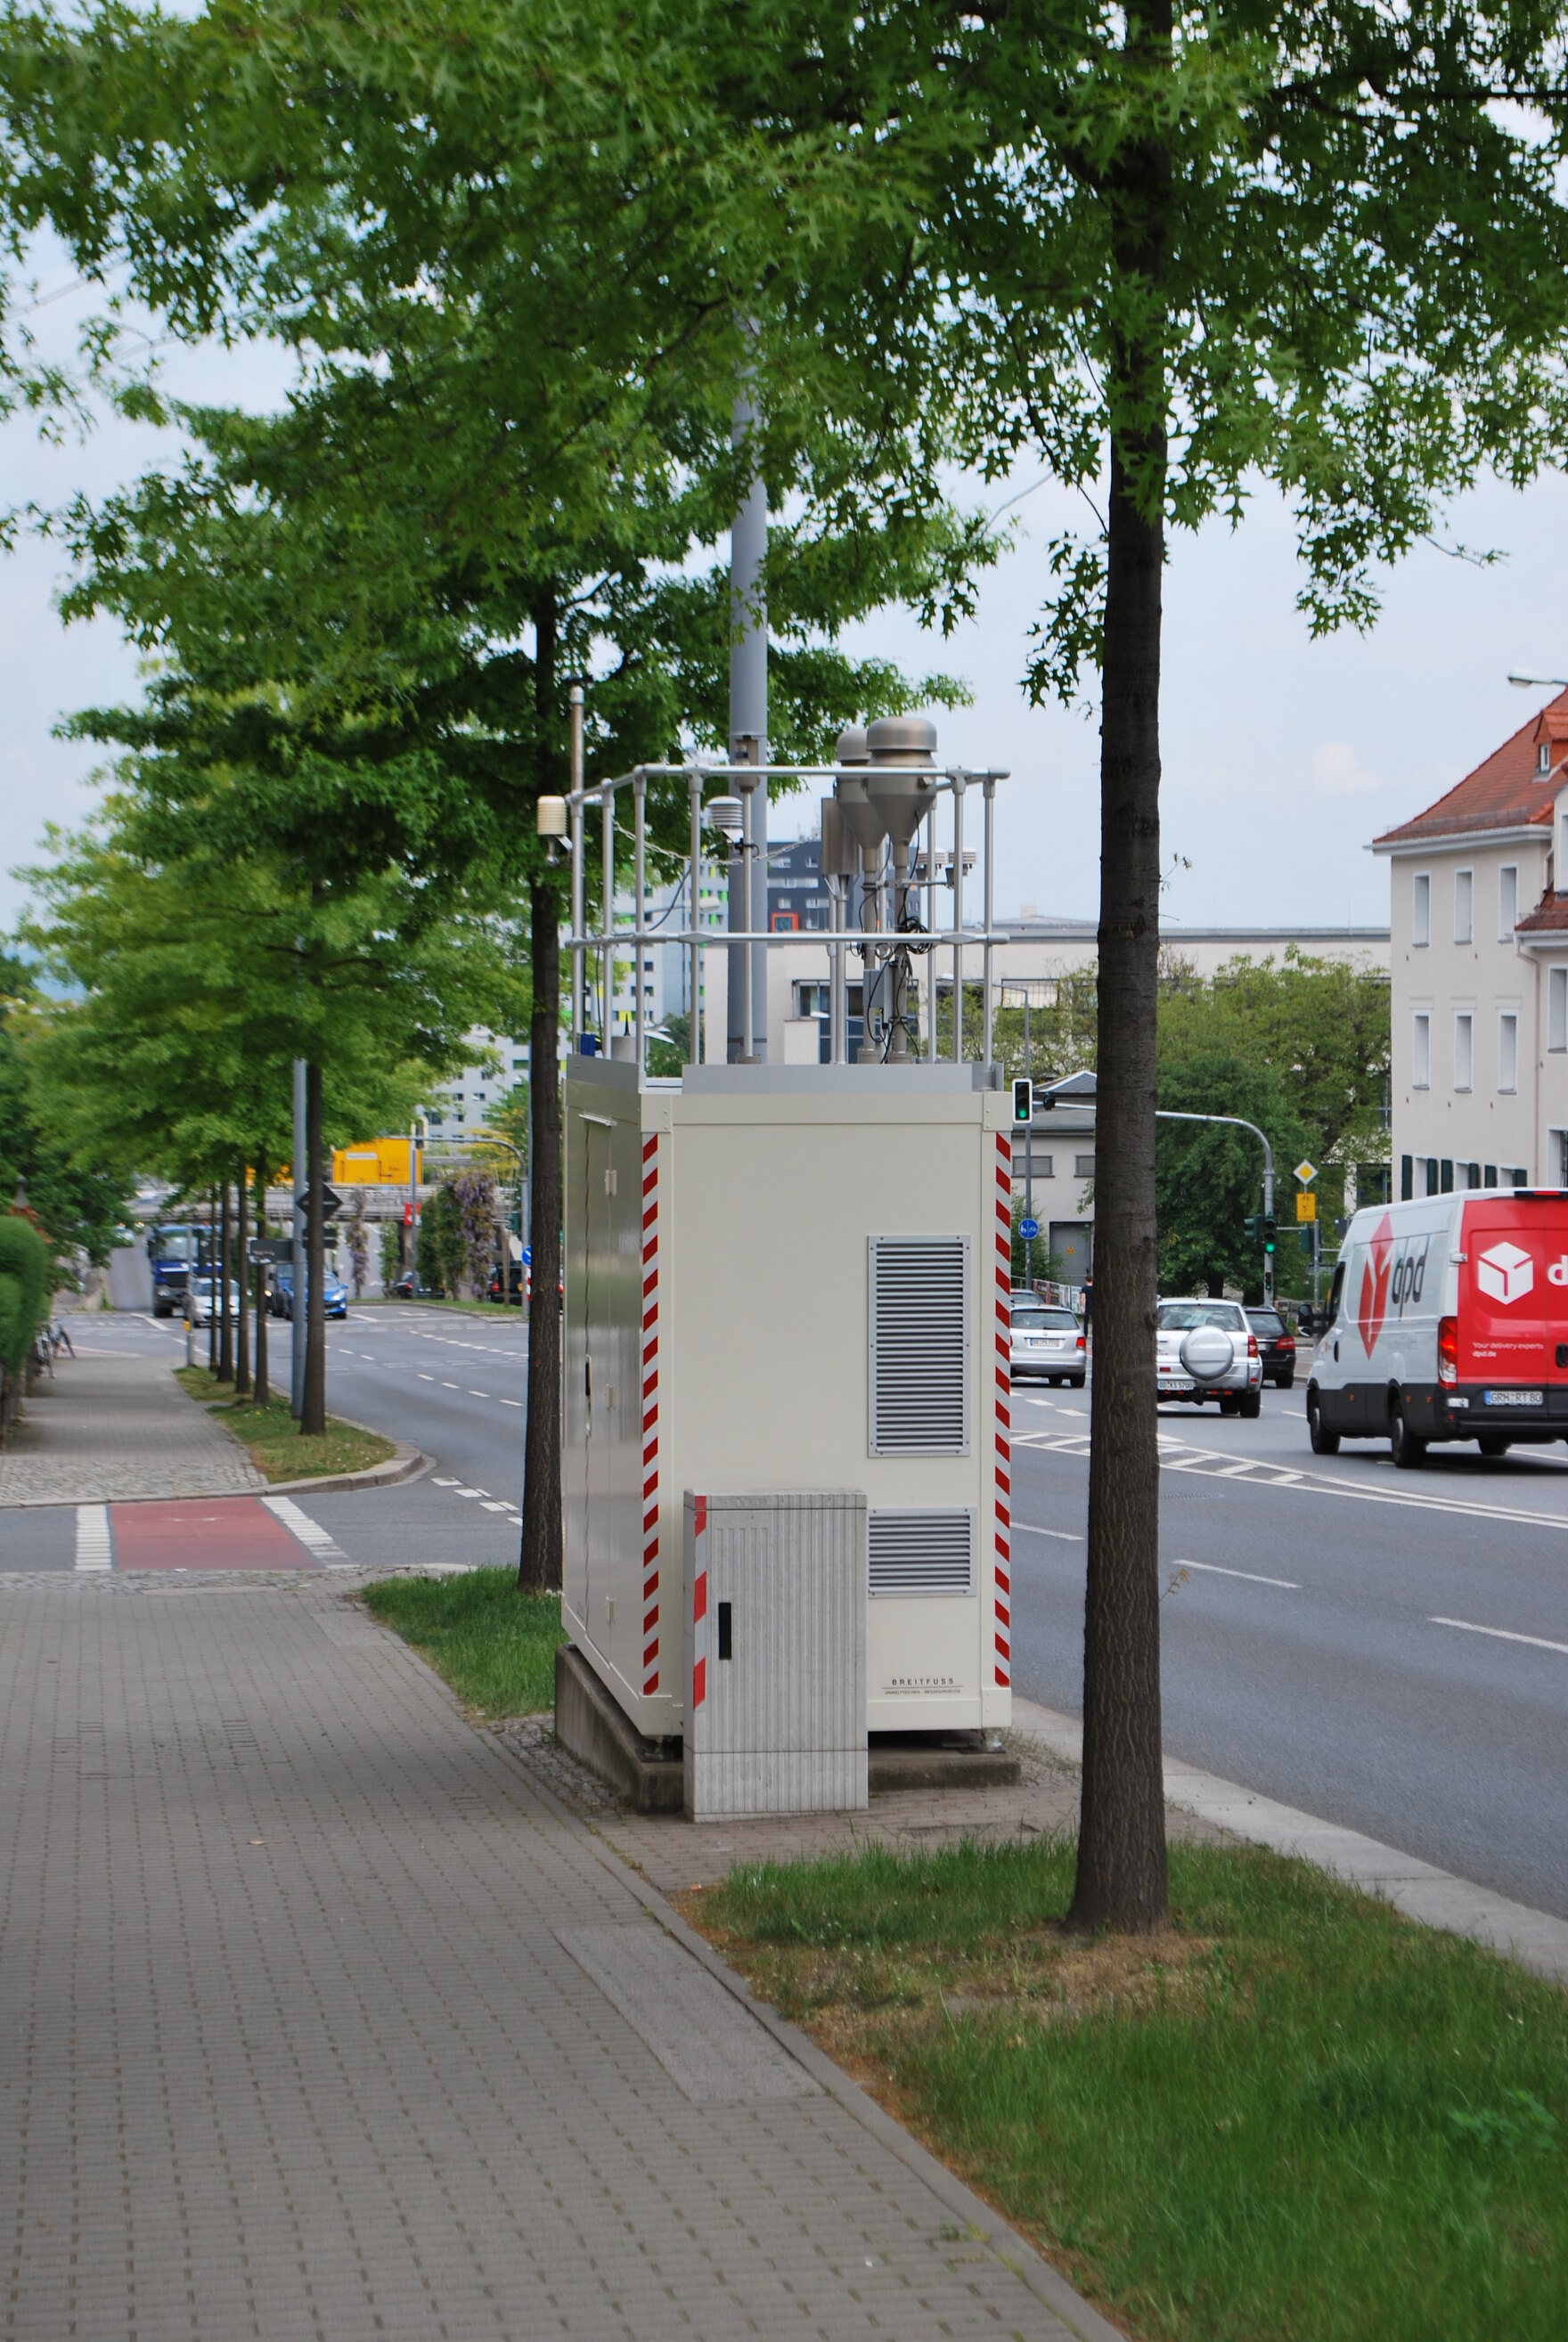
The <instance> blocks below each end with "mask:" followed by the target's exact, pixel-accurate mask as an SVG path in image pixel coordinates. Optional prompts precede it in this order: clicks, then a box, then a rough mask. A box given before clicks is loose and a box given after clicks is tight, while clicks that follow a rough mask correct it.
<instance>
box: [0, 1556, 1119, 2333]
mask: <svg viewBox="0 0 1568 2342" xmlns="http://www.w3.org/2000/svg"><path fill="white" fill-rule="evenodd" d="M648 1899H649V1898H648V1895H647V1890H646V1889H639V1888H638V1887H636V1885H635V1882H634V1880H633V1878H632V1877H631V1876H630V1874H629V1873H628V1872H627V1871H626V1870H625V1868H624V1867H623V1866H622V1864H621V1863H620V1862H619V1861H618V1859H617V1858H616V1857H614V1855H613V1854H612V1853H611V1852H610V1851H609V1850H608V1849H607V1848H606V1847H604V1846H603V1845H602V1844H601V1842H600V1841H599V1839H598V1838H597V1837H595V1835H594V1832H593V1831H592V1830H591V1829H590V1828H588V1827H585V1826H584V1823H582V1822H581V1821H579V1820H577V1819H575V1818H574V1817H572V1816H571V1815H570V1814H568V1813H567V1812H566V1811H565V1810H564V1807H562V1806H561V1805H560V1804H559V1803H558V1802H557V1800H556V1799H555V1798H554V1796H552V1795H551V1794H550V1792H549V1790H548V1789H547V1788H546V1787H544V1785H543V1783H536V1782H535V1781H534V1780H533V1779H532V1778H531V1777H530V1776H529V1774H528V1772H527V1771H526V1769H525V1768H524V1766H523V1765H522V1764H520V1763H519V1762H518V1760H517V1758H516V1757H514V1755H513V1754H512V1753H511V1752H510V1751H509V1750H508V1749H507V1748H506V1747H505V1746H504V1745H502V1743H501V1742H500V1741H499V1740H497V1739H495V1738H494V1737H492V1736H485V1735H482V1734H480V1733H478V1732H475V1731H474V1729H472V1728H471V1727H470V1726H468V1725H467V1724H466V1723H465V1722H464V1719H463V1718H462V1716H461V1715H460V1714H459V1713H458V1711H457V1709H456V1707H455V1706H454V1702H453V1701H452V1700H451V1699H450V1698H449V1697H448V1696H447V1695H446V1693H445V1692H444V1689H443V1688H442V1687H441V1686H440V1685H439V1684H438V1683H437V1682H436V1681H435V1679H434V1677H433V1676H431V1675H430V1674H429V1672H428V1671H427V1670H426V1669H425V1668H424V1666H422V1665H421V1664H420V1663H419V1662H418V1661H417V1660H416V1659H414V1657H413V1656H412V1655H411V1654H410V1653H408V1652H407V1651H406V1650H404V1647H403V1646H401V1645H400V1644H398V1643H397V1642H396V1641H395V1640H394V1638H393V1637H392V1636H388V1635H385V1634H383V1633H382V1632H381V1631H380V1630H379V1629H377V1628H376V1627H375V1626H373V1625H371V1624H370V1623H369V1622H368V1621H366V1620H365V1618H364V1617H363V1615H362V1614H356V1613H355V1611H354V1610H352V1609H351V1608H349V1607H347V1606H345V1601H344V1581H343V1580H342V1579H341V1578H329V1577H325V1576H319V1575H317V1576H300V1577H296V1578H293V1579H285V1580H279V1579H271V1580H265V1579H261V1578H248V1579H247V1578H244V1577H237V1576H221V1575H218V1576H207V1577H205V1578H197V1577H182V1578H175V1577H174V1576H169V1575H163V1574H154V1575H149V1576H135V1577H132V1576H125V1577H116V1576H112V1575H111V1576H85V1577H77V1576H37V1575H22V1574H18V1575H15V1576H11V1577H9V1578H5V1579H0V2001H3V2003H4V2008H3V2012H0V2234H3V2235H4V2238H5V2243H4V2247H3V2251H0V2258H3V2259H4V2264H5V2283H4V2287H3V2288H0V2334H3V2335H4V2336H5V2337H17V2342H57V2338H58V2337H66V2336H70V2337H79V2338H80V2342H100V2337H103V2342H108V2337H115V2342H174V2337H193V2342H229V2337H241V2336H245V2337H263V2342H274V2337H280V2338H281V2337H289V2338H290V2342H292V2337H301V2342H305V2337H314V2342H355V2337H360V2336H365V2337H372V2336H376V2337H384V2342H385V2337H392V2338H393V2342H400V2337H409V2342H413V2337H421V2342H424V2337H446V2336H467V2335H473V2336H485V2337H528V2342H534V2337H554V2336H562V2337H568V2336H581V2337H592V2342H602V2337H628V2342H630V2337H635V2342H657V2337H664V2336H670V2337H675V2336H677V2335H678V2336H681V2337H688V2342H689V2337H714V2342H732V2337H736V2336H740V2335H761V2336H764V2337H772V2336H779V2337H784V2336H790V2337H794V2336H801V2337H852V2336H854V2337H861V2336H864V2337H889V2336H896V2337H900V2342H923V2337H938V2336H943V2337H964V2336H978V2335H981V2334H984V2335H986V2336H997V2337H1009V2336H1015V2337H1062V2336H1064V2335H1065V2334H1066V2333H1067V2332H1068V2331H1069V2330H1074V2331H1077V2332H1079V2333H1080V2334H1083V2335H1088V2334H1091V2333H1097V2334H1099V2335H1101V2336H1104V2335H1105V2334H1106V2333H1107V2332H1108V2329H1107V2328H1105V2327H1104V2326H1103V2325H1101V2323H1100V2321H1098V2320H1097V2319H1094V2317H1093V2316H1092V2314H1090V2313H1087V2312H1085V2311H1082V2310H1080V2309H1074V2307H1072V2304H1071V2301H1070V2298H1068V2297H1065V2296H1064V2297H1062V2298H1063V2305H1064V2314H1065V2315H1067V2316H1068V2317H1070V2319H1071V2328H1070V2327H1069V2326H1067V2325H1064V2323H1063V2322H1062V2321H1061V2319H1060V2318H1059V2317H1057V2315H1056V2314H1055V2311H1054V2309H1053V2307H1051V2306H1050V2305H1051V2302H1052V2300H1053V2299H1054V2298H1056V2295H1055V2293H1054V2290H1053V2287H1052V2286H1051V2284H1050V2283H1049V2282H1048V2281H1046V2280H1043V2279H1042V2278H1041V2277H1040V2274H1039V2272H1038V2270H1037V2269H1036V2270H1035V2271H1034V2274H1033V2275H1032V2274H1031V2269H1030V2266H1029V2257H1028V2256H1027V2255H1026V2254H1024V2255H1021V2254H1019V2253H1018V2252H1017V2249H1016V2247H1015V2246H1014V2243H1013V2242H1012V2240H1011V2239H1009V2237H1008V2236H1007V2233H1006V2231H1005V2230H1004V2229H1002V2228H1001V2227H1000V2224H999V2223H996V2222H994V2221H990V2222H988V2223H986V2222H978V2223H974V2224H971V2223H970V2222H968V2221H966V2220H965V2219H964V2218H956V2219H955V2217H954V2205H955V2200H957V2202H958V2208H959V2209H960V2210H961V2211H962V2210H963V2208H964V2203H963V2199H955V2197H954V2191H953V2188H952V2187H951V2186H950V2185H948V2184H946V2183H944V2182H943V2181H942V2179H941V2177H940V2176H939V2175H935V2174H934V2173H932V2172H931V2171H929V2170H928V2169H927V2168H925V2167H923V2165H922V2163H921V2159H920V2157H919V2156H918V2154H917V2153H916V2152H915V2151H914V2150H912V2149H906V2148H905V2147H903V2146H902V2145H901V2144H900V2142H899V2141H898V2140H897V2138H896V2137H892V2136H888V2135H885V2131H879V2129H878V2127H877V2124H878V2121H879V2120H880V2119H881V2118H880V2117H877V2118H873V2117H871V2116H870V2115H869V2114H863V2113H858V2112H857V2111H856V2109H855V2105H854V2102H853V2098H852V2096H851V2095H850V2094H845V2095H839V2094H837V2092H836V2090H834V2091H830V2090H829V2089H828V2088H826V2087H822V2079H823V2077H822V2075H821V2074H819V2073H814V2071H813V2069H812V2067H810V2065H809V2063H808V2064H807V2065H806V2067H805V2068H804V2071H805V2077H806V2081H807V2082H808V2083H809V2084H810V2087H796V2084H795V2081H794V2077H790V2085H789V2087H787V2088H786V2087H783V2086H782V2084H781V2068H780V2060H779V2050H778V2047H777V2040H776V2038H775V2037H773V2036H771V2035H764V2028H763V2027H761V2025H760V2024H759V2022H758V2020H757V2019H756V2018H755V2017H752V2016H751V2015H750V2014H749V2013H748V2012H747V2011H746V2010H745V2009H744V2007H741V2006H740V2005H739V2004H738V2003H735V2002H733V2001H730V2000H728V1997H727V1996H726V2011H725V2018H724V2025H722V2026H721V2025H717V2024H715V2023H711V2022H710V2020H709V2018H708V2017H705V2016H704V2007H707V2006H708V2003H707V2001H706V2000H705V1999H704V1995H706V1994H708V1993H709V1992H710V1991H723V1990H724V1987H723V1986H722V1983H715V1982H714V1977H713V1975H712V1973H711V1972H709V1973H707V1974H706V1975H704V1972H703V1971H702V1970H701V1969H700V1968H699V1967H698V1964H697V1962H696V1960H695V1959H694V1957H693V1956H692V1955H691V1954H690V1953H685V1952H682V1951H680V1948H679V1945H678V1942H677V1940H676V1939H675V1937H672V1936H671V1935H669V1934H667V1933H664V1931H663V1930H662V1929H661V1928H660V1927H658V1925H657V1924H656V1919H655V1917H651V1916H650V1914H649V1911H648V1908H647V1903H648ZM639 1947H645V1950H646V1955H647V1957H646V1959H645V1961H644V1960H640V1959H639V1957H638V1948H639ZM679 1959H691V1960H692V1967H693V1974H692V1975H690V1976H688V1975H686V1974H685V1973H684V1971H683V1972H682V1974H681V1977H680V1978H679V1980H678V1981H676V1980H674V1976H673V1972H670V1971H669V1969H668V1964H669V1963H670V1962H671V1961H672V1960H677V1961H678V1960H679ZM661 1964H663V1966H661ZM667 1972H668V1973H671V1974H672V1982H671V1984H670V1987H669V1989H668V1991H667V1992H660V1991H656V1990H654V1986H655V1985H656V1983H657V1979H658V1977H659V1976H660V1975H661V1974H664V1973H667ZM595 1975H597V1976H599V1977H602V1978H603V1979H604V1982H603V1984H601V1983H600V1982H597V1981H595ZM650 1980H652V1981H650ZM650 1995H652V1997H650ZM682 2012H684V2015H683V2014H682ZM737 2017H738V2019H739V2020H741V2031H740V2034H739V2035H737V2034H736V2033H735V2030H734V2028H735V2024H736V2020H737ZM683 2024H684V2026H685V2027H686V2032H685V2034H684V2036H683V2037H679V2038H677V2035H678V2033H679V2028H680V2027H681V2026H682V2025H683ZM639 2025H640V2026H641V2027H642V2028H643V2029H642V2030H639V2029H638V2028H639ZM748 2027H750V2028H755V2032H756V2035H757V2036H758V2037H759V2038H757V2039H756V2040H752V2039H751V2038H750V2037H749V2035H747V2034H746V2028H748ZM672 2028H674V2030H672ZM693 2028H695V2031H696V2033H697V2034H699V2035H705V2034H709V2033H711V2034H712V2036H713V2038H712V2039H706V2038H694V2037H693ZM645 2035H646V2036H648V2037H651V2038H652V2039H653V2040H654V2042H659V2041H661V2040H662V2041H663V2047H664V2057H665V2058H666V2059H667V2061H668V2062H667V2063H664V2062H661V2059H660V2057H658V2056H657V2055H655V2053H654V2047H650V2041H649V2038H646V2037H644V2036H645ZM743 2036H744V2038H743ZM786 2049H787V2041H786ZM678 2073H684V2077H685V2079H686V2082H687V2085H688V2087H687V2088H686V2089H683V2088H682V2087H681V2086H680V2082H679V2080H678V2079H677V2074H678ZM689 2093H690V2094H689Z"/></svg>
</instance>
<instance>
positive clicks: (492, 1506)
mask: <svg viewBox="0 0 1568 2342" xmlns="http://www.w3.org/2000/svg"><path fill="white" fill-rule="evenodd" d="M479 1509H480V1511H481V1512H482V1513H514V1512H515V1511H516V1509H517V1507H516V1506H515V1505H506V1504H503V1503H502V1502H501V1500H500V1499H499V1498H498V1497H495V1496H492V1497H490V1499H489V1500H488V1502H487V1503H485V1504H483V1505H481V1506H480V1507H479Z"/></svg>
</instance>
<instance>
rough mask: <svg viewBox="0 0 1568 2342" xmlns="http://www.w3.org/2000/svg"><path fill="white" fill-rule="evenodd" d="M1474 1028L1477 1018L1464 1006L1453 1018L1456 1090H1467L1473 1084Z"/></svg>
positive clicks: (1454, 1079)
mask: <svg viewBox="0 0 1568 2342" xmlns="http://www.w3.org/2000/svg"><path fill="white" fill-rule="evenodd" d="M1474 1029H1475V1019H1474V1018H1473V1016H1472V1015H1471V1014H1470V1011H1469V1010H1468V1009H1467V1008H1462V1009H1461V1010H1460V1012H1459V1014H1458V1015H1457V1016H1455V1018H1454V1020H1453V1086H1454V1088H1455V1089H1456V1090H1467V1089H1468V1088H1469V1087H1470V1086H1471V1076H1472V1075H1473V1071H1474V1060H1475V1053H1474V1049H1473V1046H1472V1036H1473V1032H1474Z"/></svg>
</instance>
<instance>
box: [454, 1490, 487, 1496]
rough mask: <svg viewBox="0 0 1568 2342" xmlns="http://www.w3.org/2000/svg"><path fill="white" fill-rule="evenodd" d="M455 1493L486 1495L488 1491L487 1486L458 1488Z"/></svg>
mask: <svg viewBox="0 0 1568 2342" xmlns="http://www.w3.org/2000/svg"><path fill="white" fill-rule="evenodd" d="M457 1494H458V1495H459V1496H488V1495H489V1494H490V1491H489V1489H488V1488H459V1489H458V1490H457Z"/></svg>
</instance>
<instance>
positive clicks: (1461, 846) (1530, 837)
mask: <svg viewBox="0 0 1568 2342" xmlns="http://www.w3.org/2000/svg"><path fill="white" fill-rule="evenodd" d="M1373 851H1374V853H1378V854H1382V855H1386V856H1388V861H1389V880H1390V889H1389V891H1390V914H1391V916H1390V934H1391V939H1392V957H1391V965H1390V975H1391V985H1392V995H1391V998H1392V1014H1393V1052H1392V1056H1393V1067H1392V1082H1391V1089H1392V1099H1393V1166H1394V1176H1395V1178H1396V1180H1397V1182H1398V1185H1397V1187H1396V1190H1395V1192H1396V1193H1397V1194H1398V1195H1400V1196H1426V1195H1434V1194H1447V1193H1448V1192H1449V1191H1450V1190H1451V1189H1453V1188H1464V1187H1497V1186H1501V1187H1508V1186H1518V1187H1523V1186H1563V1185H1568V896H1565V897H1564V898H1563V899H1560V898H1559V896H1558V894H1557V892H1556V886H1555V881H1556V877H1557V876H1558V874H1559V873H1560V872H1562V873H1564V874H1568V692H1564V693H1563V695H1562V696H1560V697H1559V698H1557V699H1555V700H1553V701H1552V702H1551V703H1550V705H1549V706H1546V707H1544V708H1543V709H1542V711H1541V713H1540V715H1539V716H1535V717H1533V719H1532V720H1531V722H1529V723H1528V724H1525V725H1523V726H1521V727H1520V729H1519V731H1518V732H1516V733H1515V734H1514V735H1513V738H1512V739H1510V740H1507V741H1505V742H1504V743H1503V746H1502V747H1501V748H1499V749H1497V750H1496V752H1495V753H1494V754H1493V756H1489V757H1488V758H1487V759H1486V761H1485V762H1484V763H1483V764H1482V765H1480V766H1477V767H1476V769H1475V771H1474V772H1473V773H1471V774H1469V775H1467V776H1466V777H1465V778H1464V779H1463V781H1461V782H1460V783H1459V784H1458V786H1456V787H1455V788H1453V789H1451V790H1449V792H1448V793H1447V795H1446V796H1443V797H1440V798H1439V799H1438V800H1437V802H1436V804H1435V805H1433V806H1429V807H1428V808H1427V810H1426V811H1425V812H1424V813H1422V814H1418V815H1417V816H1415V818H1414V819H1413V821H1408V822H1405V823H1403V824H1402V825H1401V826H1400V827H1399V828H1397V829H1393V830H1389V831H1387V832H1386V833H1385V834H1384V835H1383V836H1382V837H1379V838H1377V839H1376V840H1375V841H1374V843H1373Z"/></svg>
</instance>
